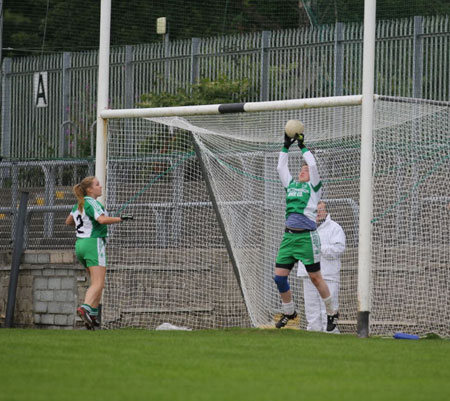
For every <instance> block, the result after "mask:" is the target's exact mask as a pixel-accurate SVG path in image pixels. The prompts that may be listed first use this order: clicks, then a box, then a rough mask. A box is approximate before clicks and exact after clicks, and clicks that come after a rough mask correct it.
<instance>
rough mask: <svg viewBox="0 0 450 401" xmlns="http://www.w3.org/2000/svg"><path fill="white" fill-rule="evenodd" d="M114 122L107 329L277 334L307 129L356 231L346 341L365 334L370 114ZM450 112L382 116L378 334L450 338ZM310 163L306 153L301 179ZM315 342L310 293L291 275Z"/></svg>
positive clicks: (321, 110) (331, 206)
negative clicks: (290, 180) (361, 295)
mask: <svg viewBox="0 0 450 401" xmlns="http://www.w3.org/2000/svg"><path fill="white" fill-rule="evenodd" d="M267 103H272V104H273V105H274V109H273V110H267V111H261V112H240V113H226V114H214V115H192V116H189V115H181V114H183V113H180V115H178V116H170V117H151V118H118V119H110V120H109V121H108V157H107V160H108V166H107V177H108V179H107V208H108V211H109V212H110V213H111V214H113V215H115V214H119V213H131V214H133V215H134V220H133V221H130V222H126V223H123V224H121V225H117V226H111V230H110V233H111V235H110V238H109V242H108V257H109V259H108V265H109V268H108V272H107V280H106V288H105V292H104V296H103V312H102V317H103V324H104V325H105V327H110V328H114V327H147V328H156V327H158V326H159V325H161V324H162V323H170V324H172V325H175V326H181V327H187V328H191V329H200V328H222V327H232V326H240V327H273V324H274V319H275V316H276V315H277V314H278V313H280V312H281V308H280V307H281V304H280V297H279V293H278V290H277V288H276V285H275V283H274V282H273V270H274V264H275V259H276V255H277V252H278V247H279V245H280V242H281V238H282V235H283V231H284V213H285V192H284V190H283V187H282V185H281V182H280V180H279V177H278V173H277V168H276V167H277V162H278V155H279V152H280V150H281V147H282V144H283V127H284V124H285V123H286V121H287V120H289V119H294V118H295V119H299V120H301V121H302V122H303V123H304V125H305V137H306V139H305V143H306V145H307V147H308V148H309V149H310V150H311V151H312V152H313V154H314V155H315V157H316V159H317V164H318V168H319V173H320V175H321V178H322V182H323V199H324V200H325V201H326V203H327V208H328V211H329V213H330V214H331V217H332V218H333V219H334V220H335V221H336V222H338V223H339V224H340V225H341V226H342V227H343V229H344V231H345V234H346V238H347V246H346V250H345V252H344V253H343V255H342V257H341V260H342V269H341V272H340V292H339V303H340V330H341V332H353V333H354V332H356V318H357V274H358V266H357V265H358V224H359V217H358V214H359V184H360V182H359V181H360V176H359V170H360V141H361V106H360V105H359V104H357V103H359V102H356V103H355V104H354V105H343V106H338V105H335V106H330V103H329V102H328V103H327V102H324V103H323V106H324V107H320V105H319V106H317V105H315V107H313V108H308V102H305V103H304V105H303V106H302V108H297V109H287V110H284V109H283V108H285V107H284V106H285V105H287V104H289V103H284V102H267ZM448 126H449V107H448V105H446V104H437V103H436V104H433V103H430V102H421V101H418V100H411V99H395V98H378V100H377V101H376V102H375V117H374V144H373V145H374V146H373V149H374V155H373V156H374V157H373V190H374V191H373V192H374V199H373V221H372V224H373V234H372V252H373V254H372V272H371V300H372V307H371V313H370V333H371V334H373V335H390V334H392V333H394V332H396V331H407V332H411V333H416V334H425V333H428V332H434V333H437V334H439V335H444V336H449V331H448V321H449V317H450V316H449V315H450V312H449V310H450V308H449V302H450V301H449V297H448V293H449V288H448V283H449V282H450V280H449V279H450V266H449V260H450V245H449V244H450V241H449V239H450V238H449V230H448V227H449V223H450V221H449V220H450V219H449V214H450V209H449V208H450V194H449V188H448V178H447V174H448V171H449V167H450V162H449V152H450V145H449V137H448ZM301 163H302V157H301V152H300V150H299V149H298V147H297V146H296V145H295V144H294V145H293V146H292V147H291V150H290V152H289V169H290V171H291V174H292V176H293V177H297V174H298V171H299V169H300V167H301ZM290 285H291V288H292V290H293V294H294V302H295V303H296V306H297V310H298V311H299V312H300V321H299V322H297V324H298V325H299V327H300V328H305V327H306V324H305V318H304V303H303V289H302V286H303V283H302V280H301V279H300V278H298V277H297V275H296V267H295V268H294V270H293V271H292V273H291V275H290Z"/></svg>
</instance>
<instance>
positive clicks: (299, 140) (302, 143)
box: [297, 134, 305, 149]
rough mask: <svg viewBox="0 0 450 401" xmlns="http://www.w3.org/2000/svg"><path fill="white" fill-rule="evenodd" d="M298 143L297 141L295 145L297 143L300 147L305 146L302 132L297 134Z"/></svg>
mask: <svg viewBox="0 0 450 401" xmlns="http://www.w3.org/2000/svg"><path fill="white" fill-rule="evenodd" d="M297 140H298V143H297V145H298V147H299V148H300V149H303V148H304V147H305V144H304V140H305V135H304V134H300V135H299V136H298V139H297Z"/></svg>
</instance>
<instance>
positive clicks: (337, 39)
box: [334, 22, 344, 96]
mask: <svg viewBox="0 0 450 401" xmlns="http://www.w3.org/2000/svg"><path fill="white" fill-rule="evenodd" d="M343 31H344V24H343V23H342V22H336V26H335V31H334V96H342V95H343V85H342V82H343V76H344V68H343V66H344V51H343V49H342V47H343V46H342V42H343Z"/></svg>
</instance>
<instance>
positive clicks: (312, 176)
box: [298, 135, 322, 192]
mask: <svg viewBox="0 0 450 401" xmlns="http://www.w3.org/2000/svg"><path fill="white" fill-rule="evenodd" d="M304 140H305V136H304V135H300V137H299V138H298V147H299V148H300V150H301V151H302V155H303V159H304V160H305V162H306V164H307V165H308V167H309V180H310V182H311V185H312V186H313V189H314V191H316V192H317V191H318V190H319V189H320V188H321V187H322V181H321V180H320V176H319V170H318V169H317V163H316V158H315V157H314V155H313V154H312V153H311V152H310V151H309V149H308V148H307V147H306V146H305V144H304Z"/></svg>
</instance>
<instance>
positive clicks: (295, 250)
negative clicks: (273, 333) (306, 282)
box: [274, 134, 339, 331]
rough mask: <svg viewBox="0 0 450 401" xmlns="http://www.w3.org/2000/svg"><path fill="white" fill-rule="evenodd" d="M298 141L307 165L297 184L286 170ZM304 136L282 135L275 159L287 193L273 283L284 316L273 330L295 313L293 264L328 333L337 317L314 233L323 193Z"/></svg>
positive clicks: (335, 322)
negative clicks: (314, 295)
mask: <svg viewBox="0 0 450 401" xmlns="http://www.w3.org/2000/svg"><path fill="white" fill-rule="evenodd" d="M297 139H298V146H299V148H300V150H301V152H302V155H303V159H304V160H305V162H306V165H304V166H303V167H302V168H301V170H300V173H299V176H298V181H294V180H293V179H292V176H291V173H290V172H289V168H288V152H289V147H290V146H291V145H292V144H293V143H294V142H295V141H296V140H297ZM303 141H304V135H303V134H300V135H299V136H298V135H297V136H296V137H294V138H290V137H289V136H288V135H286V134H285V135H284V147H283V149H282V150H281V152H280V156H279V159H278V167H277V170H278V174H279V176H280V180H281V183H282V184H283V187H284V188H285V190H286V227H285V233H284V236H283V240H282V241H281V245H280V249H279V251H278V256H277V259H276V265H275V277H274V280H275V283H276V285H277V287H278V291H279V292H280V296H281V301H282V311H283V315H282V317H281V319H280V320H279V321H278V322H277V323H276V325H275V327H277V328H281V327H284V326H286V324H287V322H288V321H289V320H290V319H295V317H296V316H297V312H296V311H295V308H294V302H293V300H292V292H291V290H290V287H289V282H288V276H289V273H290V272H291V270H292V268H293V267H294V264H295V263H296V262H297V261H298V263H302V264H303V265H304V266H305V268H306V271H307V272H308V275H309V277H310V279H311V281H312V283H313V284H314V286H315V287H316V288H317V290H318V291H319V294H320V296H321V297H322V299H323V302H324V304H325V308H326V311H327V331H333V330H334V328H335V327H336V324H337V319H338V317H339V314H338V312H337V311H335V310H333V304H332V298H331V294H330V290H329V289H328V286H327V284H326V282H325V281H324V279H323V278H322V275H321V273H320V239H319V235H318V234H317V232H316V228H317V226H316V214H317V204H318V202H319V200H320V196H321V192H322V189H321V188H322V182H321V180H320V177H319V172H318V170H317V165H316V159H315V158H314V156H313V154H312V153H311V152H310V151H309V150H308V149H307V148H306V146H305V145H304V143H303Z"/></svg>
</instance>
